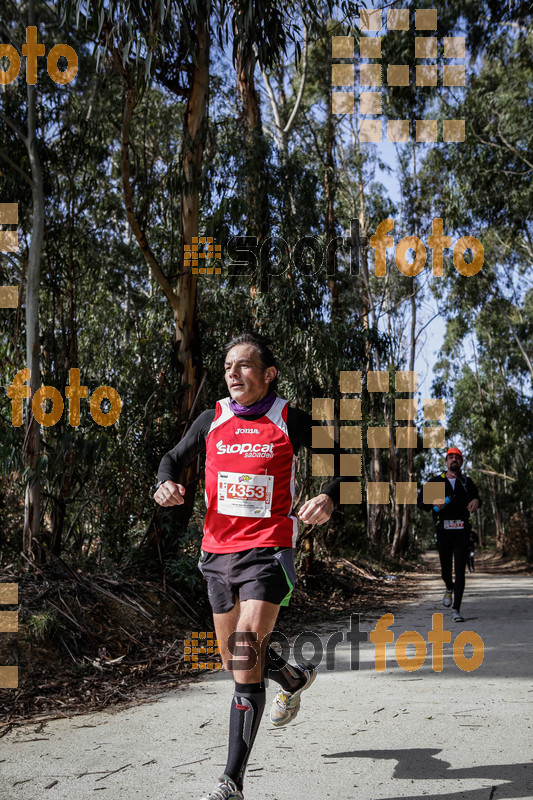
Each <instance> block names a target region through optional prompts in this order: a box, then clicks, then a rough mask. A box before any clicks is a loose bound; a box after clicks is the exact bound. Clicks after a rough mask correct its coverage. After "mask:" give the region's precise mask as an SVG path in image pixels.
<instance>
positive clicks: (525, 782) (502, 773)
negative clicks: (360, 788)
mask: <svg viewBox="0 0 533 800" xmlns="http://www.w3.org/2000/svg"><path fill="white" fill-rule="evenodd" d="M440 752H441V751H440V750H439V749H436V748H429V747H426V748H423V747H420V748H417V747H414V748H412V749H408V750H407V749H406V750H350V751H347V752H344V753H323V754H322V757H323V758H372V759H391V760H393V761H396V762H397V763H396V766H395V767H394V772H393V778H400V779H404V780H427V781H440V780H450V779H451V780H460V779H461V780H472V779H477V780H483V781H487V784H490V785H487V787H485V788H482V789H467V790H465V789H462V790H460V791H457V792H448V793H446V794H427V793H424V794H421V795H414V794H413V795H409V798H410V800H460V799H461V798H467V799H468V800H503V798H508V799H509V800H511V798H527V800H531V798H532V797H533V763H531V762H526V763H521V764H487V765H484V766H475V767H463V768H460V769H453V768H452V767H451V764H450V763H449V762H448V761H444V760H443V759H440V758H437V757H436V756H437V754H438V753H440ZM500 781H505V783H500ZM494 782H497V784H496V785H494ZM404 797H405V796H404ZM385 800H400V798H395V797H392V796H391V797H389V798H385Z"/></svg>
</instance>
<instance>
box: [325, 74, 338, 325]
mask: <svg viewBox="0 0 533 800" xmlns="http://www.w3.org/2000/svg"><path fill="white" fill-rule="evenodd" d="M330 93H331V90H330ZM326 109H327V110H326V158H325V160H324V191H325V194H326V220H325V228H326V230H325V233H326V247H327V249H326V275H327V276H328V281H329V292H330V312H331V320H332V322H334V321H335V318H336V316H337V312H338V307H339V284H338V281H337V274H336V268H335V261H336V255H335V248H334V247H329V244H330V242H332V241H333V239H334V238H335V234H336V230H335V228H336V226H335V188H336V187H335V176H334V168H335V164H334V160H333V150H334V147H335V128H334V125H333V114H332V112H331V97H330V98H329V99H328V101H327V104H326Z"/></svg>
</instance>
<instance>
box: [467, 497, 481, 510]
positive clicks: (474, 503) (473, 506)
mask: <svg viewBox="0 0 533 800" xmlns="http://www.w3.org/2000/svg"><path fill="white" fill-rule="evenodd" d="M478 508H479V500H478V499H477V497H475V498H474V499H473V500H471V501H470V502H469V504H468V505H467V509H468V511H477V510H478Z"/></svg>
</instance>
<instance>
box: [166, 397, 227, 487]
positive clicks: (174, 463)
mask: <svg viewBox="0 0 533 800" xmlns="http://www.w3.org/2000/svg"><path fill="white" fill-rule="evenodd" d="M214 418H215V409H214V408H210V409H208V410H207V411H203V412H202V413H201V414H200V416H199V417H198V418H197V419H195V420H194V422H193V424H192V425H191V427H190V428H189V430H188V431H187V433H186V434H185V436H184V437H183V439H181V440H180V441H179V442H178V444H177V445H176V446H175V447H173V448H172V450H169V451H168V453H165V455H164V456H163V458H162V459H161V462H160V464H159V469H158V471H157V480H158V481H174V483H177V482H178V480H179V476H180V473H181V472H182V470H183V469H185V467H187V466H188V465H189V464H190V463H191V461H192V460H193V459H194V458H196V456H197V455H198V453H201V452H202V450H203V449H204V448H205V440H206V437H207V434H208V432H209V428H210V427H211V423H212V422H213V420H214Z"/></svg>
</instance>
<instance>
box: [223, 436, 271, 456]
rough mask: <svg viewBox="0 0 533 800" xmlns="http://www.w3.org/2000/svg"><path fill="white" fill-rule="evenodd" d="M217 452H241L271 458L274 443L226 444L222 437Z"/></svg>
mask: <svg viewBox="0 0 533 800" xmlns="http://www.w3.org/2000/svg"><path fill="white" fill-rule="evenodd" d="M217 453H218V454H219V455H224V454H230V453H239V454H241V455H246V454H250V455H254V456H258V457H259V458H269V457H271V456H272V455H273V454H274V445H273V444H252V443H251V442H243V443H242V444H224V442H223V441H222V439H221V440H220V441H219V442H217Z"/></svg>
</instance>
